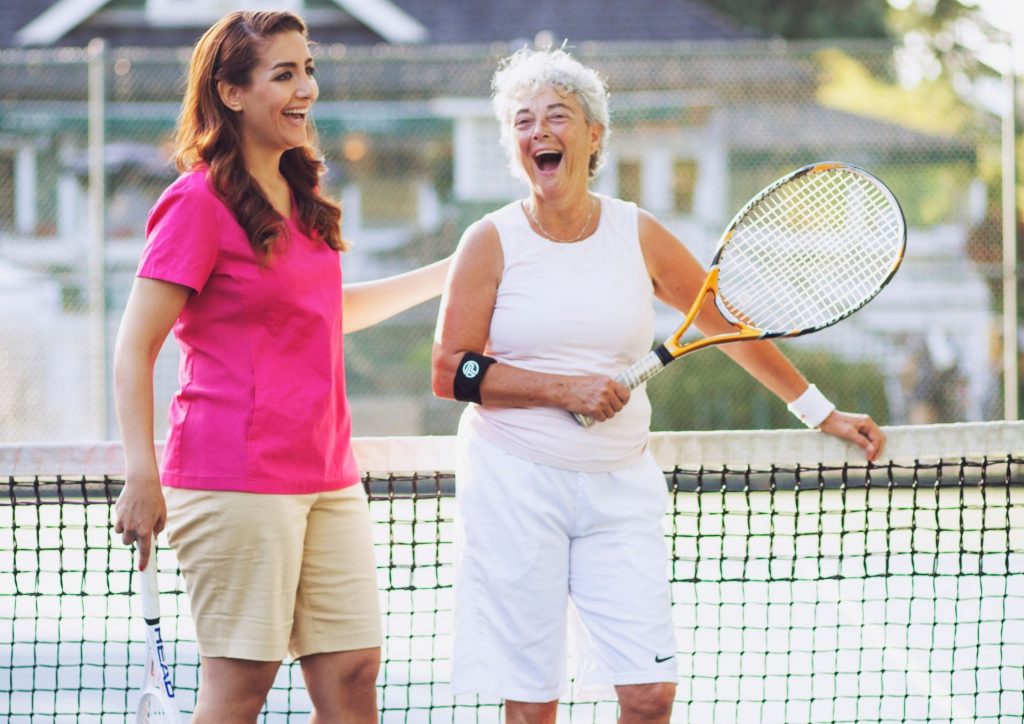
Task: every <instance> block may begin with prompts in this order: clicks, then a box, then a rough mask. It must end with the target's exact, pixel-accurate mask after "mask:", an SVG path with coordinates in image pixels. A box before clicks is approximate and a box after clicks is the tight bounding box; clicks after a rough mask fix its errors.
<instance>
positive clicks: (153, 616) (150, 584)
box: [139, 538, 160, 621]
mask: <svg viewBox="0 0 1024 724" xmlns="http://www.w3.org/2000/svg"><path fill="white" fill-rule="evenodd" d="M156 571H157V567H156V539H155V538H154V539H153V545H152V547H151V548H150V549H149V562H148V563H146V567H145V568H144V569H143V570H142V571H141V572H140V573H139V596H140V598H141V599H142V617H143V618H144V619H146V620H147V621H155V620H157V619H159V618H160V588H159V586H158V584H157V580H156Z"/></svg>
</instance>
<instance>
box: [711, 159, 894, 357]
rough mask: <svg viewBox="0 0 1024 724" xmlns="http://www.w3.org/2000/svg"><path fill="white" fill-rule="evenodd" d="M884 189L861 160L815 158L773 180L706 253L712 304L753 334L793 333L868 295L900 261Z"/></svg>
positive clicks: (828, 321) (824, 322) (850, 308)
mask: <svg viewBox="0 0 1024 724" xmlns="http://www.w3.org/2000/svg"><path fill="white" fill-rule="evenodd" d="M906 243H907V227H906V221H905V219H904V216H903V210H902V209H901V208H900V205H899V202H898V201H897V199H896V197H895V195H893V193H892V191H890V190H889V188H888V187H887V186H886V185H885V184H884V183H882V182H881V181H880V180H879V179H877V178H876V177H875V176H873V175H871V174H870V173H868V172H867V171H865V170H864V169H861V168H859V167H857V166H853V165H851V164H847V163H842V162H826V163H816V164H811V165H808V166H804V167H802V168H799V169H797V170H796V171H793V172H792V173H789V174H787V175H786V176H783V177H782V178H780V179H778V180H777V181H775V182H773V183H772V184H770V185H769V186H767V187H766V188H765V189H763V190H762V191H761V192H760V193H758V194H757V195H756V196H754V198H752V199H751V200H750V201H749V202H747V204H746V205H745V206H744V207H743V208H742V209H740V211H739V212H738V213H737V214H736V216H735V217H733V220H732V221H731V222H730V224H729V226H728V228H727V229H726V231H725V233H724V234H723V235H722V240H721V241H720V243H719V246H718V249H717V251H716V253H715V258H714V260H713V261H712V267H717V268H718V270H719V276H718V290H717V295H716V296H715V304H716V305H717V306H718V309H719V311H720V312H721V313H722V314H723V315H724V316H725V317H726V318H727V319H728V320H729V321H731V322H733V323H734V324H737V325H740V326H742V327H748V328H753V329H756V330H758V331H760V332H761V334H760V336H761V337H795V336H797V335H800V334H807V333H809V332H815V331H817V330H820V329H824V328H825V327H829V326H831V325H833V324H835V323H836V322H838V321H840V320H842V319H845V318H846V317H848V316H850V315H851V314H853V313H854V312H855V311H857V310H858V309H860V308H861V307H863V306H864V305H865V304H867V303H868V302H869V301H871V300H872V299H873V298H874V297H875V296H876V295H877V294H878V293H879V292H880V291H881V290H882V289H883V288H884V287H885V285H886V284H888V283H889V280H891V279H892V277H893V275H894V274H895V273H896V271H897V269H899V266H900V264H901V263H902V261H903V255H904V252H905V250H906Z"/></svg>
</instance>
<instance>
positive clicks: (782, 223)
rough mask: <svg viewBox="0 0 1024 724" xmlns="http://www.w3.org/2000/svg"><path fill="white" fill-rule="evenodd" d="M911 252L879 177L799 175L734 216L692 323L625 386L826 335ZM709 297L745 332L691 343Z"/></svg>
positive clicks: (818, 169)
mask: <svg viewBox="0 0 1024 724" xmlns="http://www.w3.org/2000/svg"><path fill="white" fill-rule="evenodd" d="M906 244H907V226H906V222H905V221H904V218H903V211H902V210H901V209H900V205H899V202H898V201H897V200H896V197H895V196H893V193H892V191H890V190H889V189H888V188H887V187H886V186H885V184H883V183H882V182H881V181H879V180H878V179H877V178H875V177H874V176H872V175H871V174H869V173H868V172H867V171H864V170H863V169H860V168H857V167H856V166H851V165H849V164H846V163H834V162H833V163H816V164H812V165H810V166H804V167H803V168H799V169H797V170H796V171H793V172H792V173H790V174H787V175H786V176H783V177H782V178H780V179H779V180H777V181H775V182H774V183H772V184H771V185H769V186H768V187H767V188H765V189H764V190H762V191H761V192H760V193H758V194H757V195H756V196H755V197H754V198H752V199H751V200H750V201H748V202H747V204H746V206H744V207H743V208H742V209H740V211H739V213H737V214H736V216H735V217H733V220H732V221H731V222H730V223H729V226H728V227H727V228H726V230H725V233H723V234H722V237H721V240H720V241H719V242H718V249H717V251H716V252H715V258H714V259H713V260H712V262H711V268H710V269H709V271H708V274H707V278H706V279H705V280H704V284H703V286H702V287H701V289H700V291H699V292H698V293H697V298H696V299H695V300H694V302H693V306H691V307H690V310H689V312H687V314H686V317H685V318H684V319H683V323H682V324H681V325H680V326H679V328H678V329H676V331H675V332H673V333H672V335H671V336H670V337H669V338H668V339H666V340H665V341H664V342H663V343H661V344H660V345H658V346H657V347H655V348H654V349H653V350H652V351H651V352H649V353H648V354H647V356H645V357H644V358H643V359H641V360H639V361H638V362H636V363H634V364H633V365H632V366H631V367H629V368H628V369H626V370H625V371H623V372H622V373H620V374H619V375H618V376H616V378H615V379H616V380H617V381H619V382H621V383H622V384H624V385H626V386H627V387H629V388H630V389H634V388H636V387H638V386H639V385H641V384H642V383H644V382H646V381H647V380H649V379H650V378H651V377H653V376H654V375H656V374H657V373H658V372H660V371H661V370H663V369H664V368H665V366H666V365H668V363H670V362H672V361H673V360H675V359H678V358H679V357H682V356H683V355H684V354H687V353H689V352H694V351H696V350H699V349H704V348H705V347H710V346H712V345H718V344H725V343H727V342H740V341H743V340H750V339H769V338H773V337H797V336H800V335H803V334H810V333H811V332H817V331H818V330H821V329H825V328H826V327H829V326H831V325H833V324H835V323H836V322H838V321H840V320H842V319H845V318H846V317H848V316H850V315H851V314H853V313H854V312H856V311H857V310H858V309H860V308H861V307H863V306H864V305H865V304H867V303H868V302H869V301H871V299H873V298H874V297H875V295H876V294H878V293H879V292H880V291H882V289H883V288H884V287H885V285H886V284H888V283H889V280H890V279H892V277H893V275H894V274H895V273H896V270H897V269H899V266H900V263H901V262H902V261H903V252H904V250H905V249H906ZM709 296H710V297H712V298H713V299H714V300H715V306H716V307H717V308H718V311H719V312H720V313H721V314H722V316H723V317H724V318H725V319H726V321H728V322H729V323H730V324H731V325H732V326H733V328H734V330H735V331H732V332H728V333H724V334H718V335H715V336H712V337H703V338H701V339H697V340H694V341H692V342H688V343H686V344H683V342H682V337H683V334H684V333H685V332H686V330H687V329H689V327H690V325H691V324H692V323H693V320H694V319H696V317H697V314H698V313H699V312H700V310H701V308H702V307H703V305H704V304H705V303H706V301H707V298H708V297H709ZM573 416H574V417H575V418H576V420H577V421H578V422H579V423H580V424H581V425H583V426H584V427H586V426H589V425H591V424H592V423H593V422H594V420H593V419H592V418H589V417H587V416H585V415H582V414H579V413H574V415H573Z"/></svg>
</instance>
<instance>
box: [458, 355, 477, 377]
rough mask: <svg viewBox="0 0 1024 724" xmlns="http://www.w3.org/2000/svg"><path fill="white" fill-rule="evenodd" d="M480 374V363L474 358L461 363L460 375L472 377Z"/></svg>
mask: <svg viewBox="0 0 1024 724" xmlns="http://www.w3.org/2000/svg"><path fill="white" fill-rule="evenodd" d="M478 374H480V364H479V363H478V362H477V361H476V360H472V359H471V360H466V363H465V364H463V365H462V375H463V376H464V377H468V378H469V379H473V378H474V377H476V376H477V375H478Z"/></svg>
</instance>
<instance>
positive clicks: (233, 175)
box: [114, 12, 447, 724]
mask: <svg viewBox="0 0 1024 724" xmlns="http://www.w3.org/2000/svg"><path fill="white" fill-rule="evenodd" d="M317 95H318V88H317V82H316V76H315V68H314V63H313V59H312V57H311V55H310V52H309V47H308V43H307V37H306V26H305V25H304V23H303V21H302V20H301V19H300V18H299V17H297V16H296V15H293V14H291V13H286V12H236V13H232V14H230V15H227V16H226V17H224V18H223V19H221V20H220V21H219V22H218V23H217V24H215V25H214V26H213V27H212V28H210V29H209V30H208V31H207V32H206V33H205V34H204V35H203V37H202V38H201V39H200V40H199V42H198V43H197V45H196V47H195V50H194V53H193V56H192V60H191V64H190V67H189V71H188V79H187V89H186V93H185V98H184V103H183V108H182V111H181V117H180V119H179V123H178V129H177V138H176V142H177V165H178V169H179V171H181V172H182V175H181V176H180V177H179V178H178V179H177V180H176V181H175V182H174V183H173V184H172V185H171V186H170V187H169V188H168V189H167V190H166V191H165V192H164V194H163V195H162V196H161V198H160V199H159V201H158V202H157V204H156V205H155V206H154V208H153V210H152V211H151V213H150V217H149V221H148V225H147V244H146V248H145V250H144V252H143V254H142V260H141V262H140V265H139V269H138V278H137V279H136V281H135V284H134V287H133V289H132V292H131V295H130V297H129V300H128V304H127V307H126V309H125V313H124V319H123V320H122V323H121V327H120V329H119V332H118V338H117V345H116V350H115V357H114V375H115V394H116V404H117V414H118V421H119V424H120V427H121V434H122V437H123V441H124V449H125V459H126V464H127V470H126V475H127V478H126V483H125V487H124V490H123V492H122V494H121V497H120V498H119V500H118V502H117V506H116V522H115V530H116V531H117V532H118V533H120V534H121V535H122V539H123V541H124V542H125V543H126V544H131V543H135V544H137V545H138V546H139V549H140V565H142V566H144V565H145V562H146V560H147V558H148V556H149V552H150V540H151V536H152V535H154V534H156V533H159V532H160V531H161V530H162V529H163V528H164V526H165V523H166V527H167V530H168V536H169V541H170V544H171V546H172V547H173V548H174V549H175V551H176V553H177V556H178V560H179V562H180V564H181V569H182V571H183V573H184V576H185V581H186V586H187V588H188V592H189V596H190V599H191V605H192V615H193V618H194V620H195V624H196V632H197V637H198V641H199V653H200V656H201V658H202V666H201V679H200V685H199V695H198V700H197V703H196V709H195V714H194V716H193V719H192V721H193V722H196V723H202V722H215V723H216V724H227V723H229V722H253V721H256V718H257V715H258V713H259V711H260V709H261V707H262V706H263V703H264V700H265V699H266V695H267V692H268V691H269V689H270V687H271V685H272V683H273V681H274V677H275V674H276V672H277V669H278V667H279V665H280V663H281V660H282V659H283V658H284V657H285V656H287V655H290V656H292V657H294V658H297V659H298V660H299V661H300V662H301V666H302V672H303V675H304V677H305V680H306V685H307V688H308V690H309V694H310V697H311V699H312V702H313V706H314V714H313V718H312V721H314V722H334V721H346V722H375V721H376V720H377V709H376V690H375V683H376V678H377V671H378V668H379V663H380V643H381V634H380V616H379V611H378V595H377V586H376V574H375V566H374V561H373V551H372V546H371V538H370V521H369V514H368V510H367V504H366V499H365V495H364V493H363V490H362V486H361V485H359V475H358V472H357V469H356V466H355V462H354V460H353V457H352V450H351V446H350V433H351V420H350V417H349V408H348V403H347V399H346V396H345V374H344V365H343V351H342V350H343V345H342V336H343V334H344V333H345V332H351V331H355V330H358V329H362V328H364V327H366V326H369V325H371V324H374V323H376V322H378V321H380V320H382V319H385V318H387V317H389V316H391V315H393V314H395V313H397V312H400V311H402V310H404V309H407V308H408V307H410V306H412V305H414V304H417V303H419V302H422V301H425V300H427V299H429V298H431V297H434V296H436V295H437V294H439V293H440V290H441V287H442V285H443V281H444V277H445V274H446V272H447V261H442V262H438V263H436V264H434V265H431V266H428V267H424V268H422V269H419V270H416V271H414V272H410V273H408V274H405V275H401V276H400V277H392V278H389V279H383V280H380V281H377V282H369V283H365V284H354V285H346V286H343V285H342V280H341V276H342V275H341V265H340V261H339V252H340V251H341V250H343V249H344V247H345V245H344V242H343V241H342V239H341V235H340V234H341V232H340V219H341V210H340V208H339V206H338V205H337V204H336V203H335V202H334V201H332V200H331V199H330V198H328V197H327V196H325V195H324V194H323V192H322V189H321V187H320V181H319V179H320V175H321V173H322V171H323V164H322V161H321V158H320V154H319V151H318V150H317V147H316V143H315V135H314V132H313V129H312V126H311V123H310V112H311V110H312V107H313V104H314V103H315V102H316V99H317ZM172 328H173V330H174V334H175V337H176V338H177V340H178V343H179V345H180V347H181V365H180V371H179V378H180V380H179V381H180V385H181V389H180V390H179V391H178V392H177V394H176V395H175V397H174V400H173V402H172V403H171V408H170V423H171V426H170V432H169V436H168V440H167V445H166V449H165V451H164V456H163V460H162V463H161V465H160V466H159V467H158V464H157V459H156V455H155V453H154V446H153V365H154V361H155V359H156V356H157V353H158V351H159V350H160V347H161V345H162V343H163V341H164V339H165V338H166V336H167V334H168V333H169V331H170V330H171V329H172Z"/></svg>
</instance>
